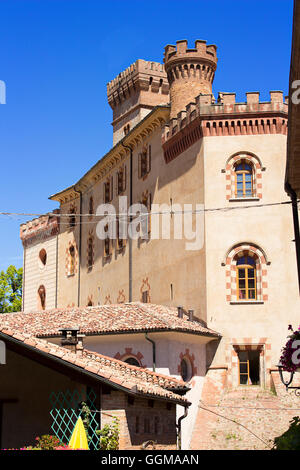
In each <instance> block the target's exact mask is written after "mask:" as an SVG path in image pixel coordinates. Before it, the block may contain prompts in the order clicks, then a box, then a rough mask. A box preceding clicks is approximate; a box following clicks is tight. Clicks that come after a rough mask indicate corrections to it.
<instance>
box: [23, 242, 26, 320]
mask: <svg viewBox="0 0 300 470" xmlns="http://www.w3.org/2000/svg"><path fill="white" fill-rule="evenodd" d="M25 265H26V240H24V245H23V276H22V312H24V306H25Z"/></svg>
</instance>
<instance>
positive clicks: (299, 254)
mask: <svg viewBox="0 0 300 470" xmlns="http://www.w3.org/2000/svg"><path fill="white" fill-rule="evenodd" d="M285 190H286V192H287V193H288V195H289V196H290V198H291V200H292V211H293V222H294V234H295V244H296V258H297V270H298V287H299V293H300V232H299V216H298V204H297V194H296V192H295V191H294V190H293V188H292V187H291V185H290V183H288V182H286V183H285Z"/></svg>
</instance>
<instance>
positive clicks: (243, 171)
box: [234, 160, 254, 199]
mask: <svg viewBox="0 0 300 470" xmlns="http://www.w3.org/2000/svg"><path fill="white" fill-rule="evenodd" d="M240 165H242V166H243V167H245V166H246V165H247V166H249V167H250V170H248V169H247V170H246V169H245V168H243V169H240V170H238V169H237V168H238V167H239V166H240ZM234 174H235V182H234V195H235V198H236V199H247V198H253V197H254V190H253V177H254V170H253V166H252V164H251V163H250V162H248V161H247V160H241V161H239V162H237V163H236V164H235V165H234ZM249 174H250V179H251V180H250V182H251V193H250V194H247V188H246V183H248V182H249V181H247V180H246V177H247V175H249ZM238 175H242V181H238ZM238 183H242V187H243V189H242V194H239V189H238Z"/></svg>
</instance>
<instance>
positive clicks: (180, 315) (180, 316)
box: [177, 305, 183, 318]
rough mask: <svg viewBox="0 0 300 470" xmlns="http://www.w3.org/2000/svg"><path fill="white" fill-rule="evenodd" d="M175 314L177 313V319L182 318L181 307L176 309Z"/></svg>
mask: <svg viewBox="0 0 300 470" xmlns="http://www.w3.org/2000/svg"><path fill="white" fill-rule="evenodd" d="M177 312H178V318H183V307H182V306H181V305H179V307H177Z"/></svg>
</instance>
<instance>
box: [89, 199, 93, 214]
mask: <svg viewBox="0 0 300 470" xmlns="http://www.w3.org/2000/svg"><path fill="white" fill-rule="evenodd" d="M93 214H94V199H93V197H92V196H91V197H90V199H89V215H90V216H92V215H93Z"/></svg>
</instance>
